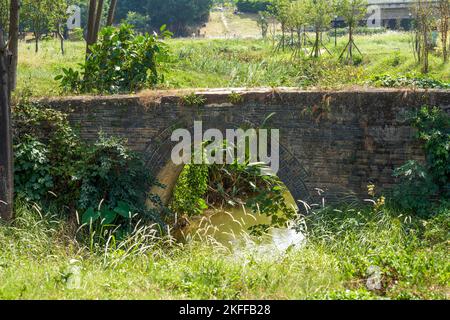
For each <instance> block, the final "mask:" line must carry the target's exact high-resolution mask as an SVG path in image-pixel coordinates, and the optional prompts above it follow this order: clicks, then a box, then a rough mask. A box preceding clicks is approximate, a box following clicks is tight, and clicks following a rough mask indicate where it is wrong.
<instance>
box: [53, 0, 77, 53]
mask: <svg viewBox="0 0 450 320" xmlns="http://www.w3.org/2000/svg"><path fill="white" fill-rule="evenodd" d="M71 4H72V1H70V0H53V1H52V2H51V4H50V6H51V7H50V16H49V28H50V29H51V30H53V31H55V33H56V35H57V36H58V38H59V39H60V42H61V53H62V54H63V55H64V35H63V33H64V23H65V22H66V21H67V18H68V17H69V14H68V13H67V8H68V6H69V5H71Z"/></svg>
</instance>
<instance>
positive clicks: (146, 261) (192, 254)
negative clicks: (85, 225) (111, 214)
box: [0, 204, 450, 299]
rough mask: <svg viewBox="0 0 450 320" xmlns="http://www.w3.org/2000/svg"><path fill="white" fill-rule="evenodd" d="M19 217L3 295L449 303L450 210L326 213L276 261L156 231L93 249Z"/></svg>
mask: <svg viewBox="0 0 450 320" xmlns="http://www.w3.org/2000/svg"><path fill="white" fill-rule="evenodd" d="M17 213H18V217H17V220H16V221H15V222H14V223H13V224H12V225H0V243H2V246H1V247H0V298H3V299H16V298H19V299H37V298H39V299H73V298H81V299H99V298H102V299H117V298H122V299H173V298H194V299H234V298H236V299H244V298H245V299H264V298H273V299H317V298H330V299H335V298H339V299H355V298H358V299H380V298H383V299H384V298H393V299H416V298H425V299H433V298H448V292H449V286H448V283H449V280H450V279H449V278H450V272H449V270H450V269H449V261H448V240H449V239H448V230H449V229H448V227H449V223H450V211H449V210H448V208H447V209H445V208H444V209H442V211H441V212H440V213H438V214H437V215H436V216H435V218H433V219H430V220H426V221H425V220H419V219H416V218H414V217H405V216H402V215H401V214H399V213H395V212H393V211H392V210H389V209H387V208H383V209H380V210H378V211H377V210H374V209H373V208H372V207H366V206H365V207H361V206H351V207H341V208H340V209H332V208H326V209H321V210H317V211H316V212H314V213H312V214H311V215H310V216H309V217H308V218H307V219H306V226H307V236H308V238H307V239H308V240H307V243H306V244H305V245H304V246H303V247H301V248H298V249H289V250H288V251H287V252H286V253H285V254H284V255H281V256H279V257H277V258H275V259H273V258H267V259H257V258H256V257H255V255H254V253H252V251H248V252H245V254H244V255H242V254H239V255H237V254H235V252H234V251H233V250H231V249H227V248H225V247H223V246H221V245H218V244H215V243H214V241H192V242H188V243H185V244H181V243H177V242H175V241H174V240H173V239H171V238H170V237H168V238H160V237H157V236H156V233H155V232H154V230H153V229H152V228H151V227H141V228H137V229H136V230H135V232H134V233H133V234H132V235H131V236H130V237H129V238H128V239H127V240H125V241H123V242H120V243H119V242H115V240H114V239H113V238H108V239H107V241H106V243H107V245H104V246H94V247H90V246H89V245H87V243H88V241H87V242H86V241H84V240H83V239H82V238H80V237H76V235H77V234H76V230H73V229H72V228H69V227H70V224H68V223H67V222H64V221H62V220H60V219H58V218H57V216H56V215H52V214H49V213H43V212H41V211H40V210H38V208H37V207H33V206H30V205H27V204H20V205H18V207H17ZM67 230H69V231H67ZM77 239H78V240H77ZM203 240H205V239H203ZM371 266H376V267H378V268H380V270H381V273H382V289H380V290H376V291H369V290H367V288H366V281H367V277H368V275H367V272H368V269H369V268H370V267H371Z"/></svg>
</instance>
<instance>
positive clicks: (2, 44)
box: [0, 24, 14, 220]
mask: <svg viewBox="0 0 450 320" xmlns="http://www.w3.org/2000/svg"><path fill="white" fill-rule="evenodd" d="M7 51H8V50H7V47H6V41H5V38H4V33H3V26H2V24H0V218H1V219H2V220H11V219H12V218H13V196H14V192H13V188H14V185H13V183H14V181H13V152H12V139H11V109H10V106H9V96H10V92H9V80H8V66H7V60H8V52H7Z"/></svg>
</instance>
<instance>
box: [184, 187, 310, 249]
mask: <svg viewBox="0 0 450 320" xmlns="http://www.w3.org/2000/svg"><path fill="white" fill-rule="evenodd" d="M285 197H286V201H287V202H288V204H290V205H293V206H296V204H295V201H294V199H293V198H292V196H291V195H290V194H287V195H286V196H285ZM259 224H268V225H270V218H269V217H267V216H265V215H261V214H254V213H252V212H251V211H250V210H247V209H246V208H245V207H241V208H236V207H234V208H227V209H221V210H208V211H207V212H206V213H205V215H203V216H201V217H195V218H191V221H190V222H189V225H188V226H187V227H186V228H184V229H183V230H182V239H184V240H186V241H189V240H190V239H195V238H197V239H206V238H208V237H210V238H213V239H214V240H215V241H217V242H218V243H220V244H222V245H224V246H226V247H228V248H229V249H232V250H233V251H234V252H237V253H239V252H243V251H245V252H249V251H250V252H253V253H256V254H258V255H259V254H261V255H264V256H265V255H268V254H269V255H274V254H276V253H284V252H286V250H288V249H289V248H298V247H300V246H301V244H302V243H304V241H305V237H304V235H303V234H301V233H298V232H296V231H295V230H294V229H290V228H283V229H280V228H271V229H270V230H269V232H268V234H267V235H264V236H262V237H253V236H250V234H249V231H248V228H250V227H252V226H255V225H259Z"/></svg>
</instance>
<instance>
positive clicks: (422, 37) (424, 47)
mask: <svg viewBox="0 0 450 320" xmlns="http://www.w3.org/2000/svg"><path fill="white" fill-rule="evenodd" d="M414 13H415V17H416V19H415V20H416V25H415V27H416V46H415V50H416V53H417V58H418V62H419V63H421V64H422V72H423V73H428V71H429V54H430V49H431V42H432V41H431V31H432V29H433V24H434V19H435V13H436V12H435V7H434V5H433V3H432V1H431V0H417V2H416V4H415V6H414Z"/></svg>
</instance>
